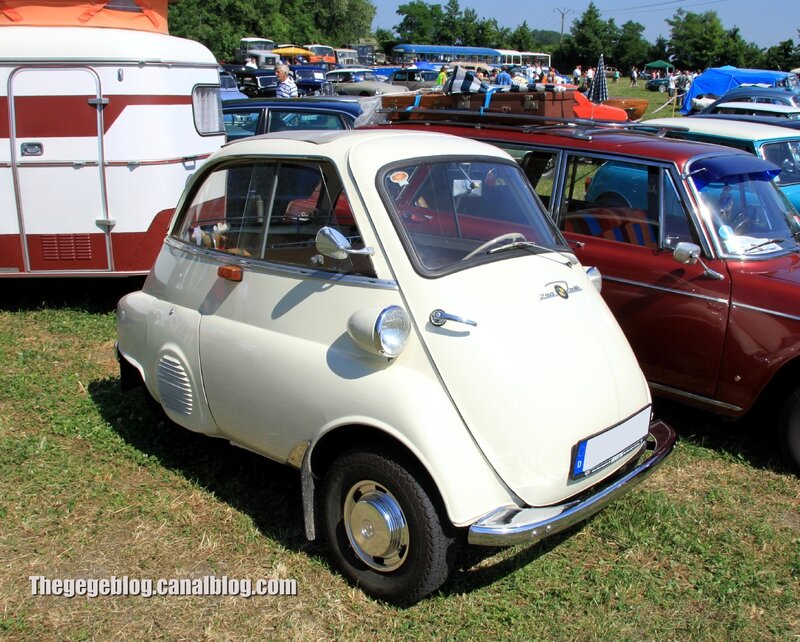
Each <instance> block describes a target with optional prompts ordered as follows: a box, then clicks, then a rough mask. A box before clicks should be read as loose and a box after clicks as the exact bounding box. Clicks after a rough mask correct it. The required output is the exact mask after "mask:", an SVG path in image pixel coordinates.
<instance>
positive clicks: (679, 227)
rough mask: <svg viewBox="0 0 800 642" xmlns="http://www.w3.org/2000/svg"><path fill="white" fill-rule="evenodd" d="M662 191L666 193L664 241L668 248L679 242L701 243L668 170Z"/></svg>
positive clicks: (664, 175) (664, 177)
mask: <svg viewBox="0 0 800 642" xmlns="http://www.w3.org/2000/svg"><path fill="white" fill-rule="evenodd" d="M663 181H664V182H663V185H662V193H663V194H664V218H663V223H664V224H663V230H664V243H663V246H664V247H665V248H667V249H674V248H675V246H676V245H678V243H681V242H683V241H688V242H690V243H697V244H699V240H698V236H697V232H696V230H695V228H694V225H693V224H692V222H691V221H690V220H689V216H688V213H687V212H686V208H685V207H684V204H683V202H682V201H681V198H680V195H679V194H678V190H677V189H676V188H675V185H674V183H673V182H672V179H671V178H670V177H669V174H668V173H667V172H664V173H663Z"/></svg>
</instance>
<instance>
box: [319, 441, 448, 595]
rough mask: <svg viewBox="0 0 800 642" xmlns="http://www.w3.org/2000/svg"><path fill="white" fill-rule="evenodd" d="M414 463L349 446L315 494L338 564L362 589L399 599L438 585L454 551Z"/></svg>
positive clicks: (426, 591)
mask: <svg viewBox="0 0 800 642" xmlns="http://www.w3.org/2000/svg"><path fill="white" fill-rule="evenodd" d="M414 468H415V467H414V466H412V465H409V464H407V463H405V462H401V461H400V460H395V459H392V458H390V457H387V456H384V455H383V454H382V453H381V452H379V451H377V450H376V451H370V450H366V451H361V450H353V451H350V452H348V453H346V454H344V455H343V456H342V457H340V458H339V459H338V460H336V461H335V462H334V463H333V465H332V466H331V467H330V469H329V471H328V473H327V475H326V476H325V481H324V484H323V489H322V493H321V501H322V502H323V506H322V511H321V514H322V516H323V519H324V524H323V526H324V530H325V534H326V536H327V539H328V543H329V545H330V547H331V551H332V553H333V557H334V558H335V560H336V562H337V564H338V565H339V566H340V567H341V569H342V570H343V571H344V572H345V574H346V575H348V576H349V577H350V578H351V579H353V580H354V581H355V582H357V583H358V584H359V585H360V587H361V588H362V589H363V590H364V591H365V592H366V593H368V594H370V595H372V596H373V597H377V598H379V599H383V600H386V601H389V602H394V603H399V604H410V603H413V602H416V601H417V600H419V599H421V598H423V597H425V596H426V595H428V594H429V593H431V592H432V591H435V590H436V589H437V588H439V586H441V585H442V583H444V581H445V580H446V579H447V576H448V574H449V572H450V567H451V565H452V558H453V556H454V554H455V539H454V538H453V537H452V536H449V535H448V534H446V533H445V529H444V527H443V522H442V520H441V519H440V515H439V511H438V510H437V508H436V506H435V505H434V503H433V501H432V500H431V497H430V496H429V494H428V492H427V491H426V490H425V488H424V487H423V485H422V484H421V483H420V481H419V480H418V478H417V477H415V475H414V474H413V470H414Z"/></svg>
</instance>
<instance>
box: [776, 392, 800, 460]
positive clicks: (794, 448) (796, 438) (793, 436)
mask: <svg viewBox="0 0 800 642" xmlns="http://www.w3.org/2000/svg"><path fill="white" fill-rule="evenodd" d="M778 439H779V444H780V449H781V454H782V455H783V456H784V458H785V459H786V460H787V462H788V463H789V464H790V465H791V466H793V467H794V469H795V471H797V472H800V388H797V389H795V391H794V392H793V393H792V394H791V395H789V397H788V399H787V400H786V402H785V404H784V406H783V410H782V411H781V416H780V420H779V422H778Z"/></svg>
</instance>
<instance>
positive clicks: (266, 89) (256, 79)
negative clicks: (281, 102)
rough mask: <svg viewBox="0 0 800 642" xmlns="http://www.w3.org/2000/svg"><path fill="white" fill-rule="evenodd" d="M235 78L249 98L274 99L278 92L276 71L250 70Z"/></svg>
mask: <svg viewBox="0 0 800 642" xmlns="http://www.w3.org/2000/svg"><path fill="white" fill-rule="evenodd" d="M235 77H236V79H237V82H238V83H239V88H240V89H241V91H242V93H243V94H245V95H246V96H247V97H248V98H274V97H275V94H276V93H277V91H278V82H279V81H278V76H277V75H276V74H275V70H274V69H248V70H247V71H244V72H241V73H238V74H235Z"/></svg>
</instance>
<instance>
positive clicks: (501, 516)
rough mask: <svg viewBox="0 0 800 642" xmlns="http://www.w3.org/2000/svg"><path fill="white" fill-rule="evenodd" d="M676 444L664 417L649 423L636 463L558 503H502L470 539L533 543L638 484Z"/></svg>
mask: <svg viewBox="0 0 800 642" xmlns="http://www.w3.org/2000/svg"><path fill="white" fill-rule="evenodd" d="M674 447H675V431H674V430H673V429H672V428H671V427H670V426H668V425H667V424H666V423H664V422H663V421H655V422H653V423H652V424H650V430H649V433H648V438H647V448H646V450H645V453H644V454H643V455H642V457H646V458H645V459H644V460H643V461H641V460H640V461H639V462H638V463H637V464H636V466H635V467H634V468H633V469H632V470H630V471H629V472H627V473H624V474H622V475H620V476H612V477H611V478H610V479H607V480H604V481H603V482H602V483H601V484H600V485H599V486H598V487H597V488H596V489H595V490H594V492H592V494H591V495H588V496H587V495H582V496H581V497H579V498H577V499H574V500H571V501H568V502H566V503H564V504H559V505H556V506H544V507H526V508H521V507H519V506H502V507H500V508H498V509H496V510H493V511H492V512H490V513H488V514H486V515H485V516H484V517H481V518H480V519H479V520H478V521H477V522H475V523H474V524H473V525H472V526H470V529H469V535H468V541H469V543H470V544H475V545H477V546H513V545H515V544H533V543H535V542H538V541H540V540H542V539H544V538H546V537H550V536H551V535H555V534H556V533H558V532H561V531H563V530H566V529H567V528H570V527H571V526H574V525H575V524H577V523H579V522H582V521H583V520H585V519H588V518H589V517H591V516H592V515H594V514H595V513H597V512H599V511H600V510H602V509H603V508H605V507H606V505H608V504H610V503H611V502H612V501H614V500H615V499H617V498H619V497H622V496H623V495H625V494H626V493H629V492H630V491H631V490H633V489H634V488H636V486H638V485H639V484H640V483H641V482H643V481H644V480H645V479H646V478H647V477H648V475H650V473H652V472H653V471H654V470H655V469H656V468H658V467H659V466H660V465H661V464H662V463H663V462H664V460H665V459H666V458H667V457H668V456H669V454H670V453H671V452H672V449H673V448H674ZM647 453H649V456H647Z"/></svg>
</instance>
